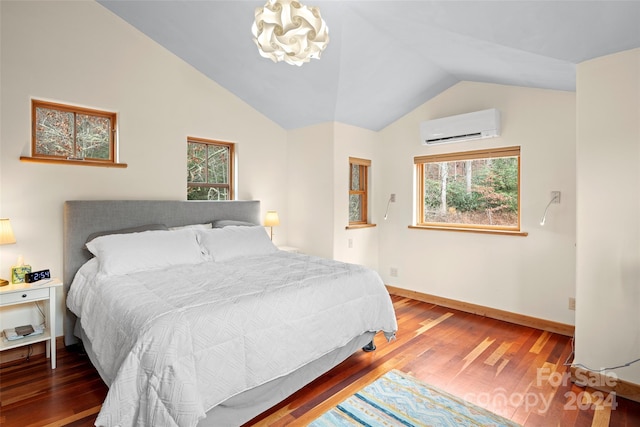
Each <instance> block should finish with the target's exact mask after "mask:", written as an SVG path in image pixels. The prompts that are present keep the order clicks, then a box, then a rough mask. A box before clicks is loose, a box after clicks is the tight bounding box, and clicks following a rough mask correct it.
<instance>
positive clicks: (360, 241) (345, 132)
mask: <svg viewBox="0 0 640 427" xmlns="http://www.w3.org/2000/svg"><path fill="white" fill-rule="evenodd" d="M379 140H380V136H379V134H378V133H377V132H373V131H370V130H366V129H362V128H358V127H355V126H349V125H345V124H342V123H335V125H334V144H335V147H334V156H333V162H334V165H335V166H334V179H333V180H334V185H333V187H334V194H333V198H334V206H335V209H334V213H333V215H334V229H333V235H334V242H333V258H334V259H337V260H340V261H344V262H350V263H354V264H361V265H366V266H367V267H370V268H373V269H377V268H378V227H380V226H382V225H383V224H382V223H383V219H382V216H383V215H384V211H383V213H382V214H380V210H379V209H377V206H378V205H380V203H382V198H383V196H382V195H379V194H378V192H377V191H376V190H377V185H378V182H380V181H381V180H382V179H384V178H383V176H382V173H381V171H382V162H383V159H381V158H380V157H379V156H378V152H379V150H380V148H379V147H380V143H379ZM349 157H358V158H362V159H368V160H371V167H370V168H369V172H370V173H369V222H370V223H372V224H376V227H367V228H356V229H349V230H347V229H345V227H346V226H347V225H349V176H350V174H349ZM385 202H386V200H385ZM349 241H351V247H349Z"/></svg>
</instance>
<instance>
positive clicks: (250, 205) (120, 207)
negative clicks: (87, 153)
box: [63, 200, 260, 345]
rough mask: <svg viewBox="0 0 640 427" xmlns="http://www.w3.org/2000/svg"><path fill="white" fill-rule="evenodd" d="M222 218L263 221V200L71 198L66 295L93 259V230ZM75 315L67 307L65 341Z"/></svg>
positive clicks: (66, 218) (66, 235) (71, 338)
mask: <svg viewBox="0 0 640 427" xmlns="http://www.w3.org/2000/svg"><path fill="white" fill-rule="evenodd" d="M219 219H233V220H238V221H247V222H253V223H254V224H260V202H259V201H256V200H249V201H178V200H72V201H67V202H65V203H64V236H63V250H64V256H63V280H64V291H65V293H64V294H65V295H66V294H67V291H68V290H69V286H70V285H71V282H72V281H73V277H74V276H75V274H76V271H78V269H79V268H80V267H81V266H82V265H83V264H84V263H85V262H86V261H88V260H89V259H90V257H91V254H90V253H89V252H88V251H87V250H86V249H85V248H84V245H85V243H86V241H87V237H89V235H91V234H92V233H96V232H103V231H111V230H120V229H124V228H131V227H138V226H141V225H147V224H164V225H166V226H167V227H175V226H180V225H189V224H203V223H208V222H211V221H214V220H219ZM75 320H76V318H75V316H74V315H73V313H71V312H70V311H69V310H68V309H67V311H66V315H65V319H64V338H65V344H67V345H69V344H73V343H75V342H76V341H77V340H76V339H75V337H74V336H73V331H74V325H75Z"/></svg>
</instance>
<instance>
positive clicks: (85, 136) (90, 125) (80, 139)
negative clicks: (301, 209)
mask: <svg viewBox="0 0 640 427" xmlns="http://www.w3.org/2000/svg"><path fill="white" fill-rule="evenodd" d="M110 151H111V120H110V119H109V118H108V117H99V116H90V115H87V114H77V115H76V153H75V156H76V157H80V158H87V159H105V160H108V159H110V158H111V156H110V154H111V153H110Z"/></svg>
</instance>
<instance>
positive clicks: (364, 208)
mask: <svg viewBox="0 0 640 427" xmlns="http://www.w3.org/2000/svg"><path fill="white" fill-rule="evenodd" d="M369 167H371V160H366V159H358V158H355V157H349V226H350V227H351V226H358V225H368V223H369V221H368V209H369V208H368V199H369Z"/></svg>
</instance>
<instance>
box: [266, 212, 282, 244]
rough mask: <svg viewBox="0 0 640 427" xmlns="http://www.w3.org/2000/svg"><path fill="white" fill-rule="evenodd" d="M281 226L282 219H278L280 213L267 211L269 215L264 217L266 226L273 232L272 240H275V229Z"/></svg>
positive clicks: (270, 234) (271, 234)
mask: <svg viewBox="0 0 640 427" xmlns="http://www.w3.org/2000/svg"><path fill="white" fill-rule="evenodd" d="M277 225H280V218H278V212H276V211H267V215H266V216H265V217H264V226H265V227H269V228H270V229H271V232H270V233H269V236H270V237H271V240H273V227H275V226H277Z"/></svg>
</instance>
